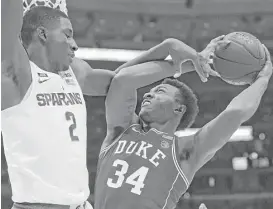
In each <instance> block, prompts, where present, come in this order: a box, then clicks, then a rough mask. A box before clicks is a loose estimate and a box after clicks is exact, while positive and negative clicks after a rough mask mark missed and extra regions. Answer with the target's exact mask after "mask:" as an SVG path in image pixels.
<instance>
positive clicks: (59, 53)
mask: <svg viewBox="0 0 273 209" xmlns="http://www.w3.org/2000/svg"><path fill="white" fill-rule="evenodd" d="M46 46H47V50H48V56H49V57H50V60H51V62H54V63H56V64H57V65H58V67H59V68H60V69H59V70H67V69H68V67H69V65H70V64H71V62H72V60H73V57H74V56H75V51H76V50H77V49H78V46H77V44H76V42H75V40H74V38H73V29H72V24H71V22H70V20H69V19H67V18H61V19H60V24H59V25H58V27H56V29H53V30H50V31H49V34H48V41H47V45H46Z"/></svg>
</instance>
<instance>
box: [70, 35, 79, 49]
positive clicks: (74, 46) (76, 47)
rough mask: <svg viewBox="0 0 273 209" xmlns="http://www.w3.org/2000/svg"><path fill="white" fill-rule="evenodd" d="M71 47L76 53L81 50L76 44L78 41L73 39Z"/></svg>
mask: <svg viewBox="0 0 273 209" xmlns="http://www.w3.org/2000/svg"><path fill="white" fill-rule="evenodd" d="M70 47H71V49H72V50H73V51H74V52H75V51H77V50H78V49H79V47H78V45H77V44H76V41H75V40H74V39H73V38H72V39H71V43H70Z"/></svg>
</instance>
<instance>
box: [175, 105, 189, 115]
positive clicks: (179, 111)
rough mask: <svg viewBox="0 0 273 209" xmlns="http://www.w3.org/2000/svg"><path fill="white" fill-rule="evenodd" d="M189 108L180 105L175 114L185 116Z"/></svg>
mask: <svg viewBox="0 0 273 209" xmlns="http://www.w3.org/2000/svg"><path fill="white" fill-rule="evenodd" d="M186 110H187V107H186V106H185V105H181V104H179V105H178V106H177V107H176V108H175V109H174V113H175V114H179V115H184V113H185V112H186Z"/></svg>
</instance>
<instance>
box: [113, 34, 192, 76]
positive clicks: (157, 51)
mask: <svg viewBox="0 0 273 209" xmlns="http://www.w3.org/2000/svg"><path fill="white" fill-rule="evenodd" d="M196 53H197V52H196V51H195V49H193V48H192V47H190V46H188V45H187V44H185V43H183V42H182V41H179V40H177V39H173V38H170V39H166V40H165V41H163V42H162V43H160V44H158V45H156V46H154V47H153V48H151V49H149V50H147V51H145V52H143V53H142V54H141V55H140V56H138V57H137V58H135V59H133V60H131V61H129V62H126V63H125V64H123V65H121V66H120V67H119V68H118V69H116V70H115V73H118V72H119V71H120V70H121V69H123V68H127V67H130V66H133V65H137V64H141V63H144V62H149V61H156V60H161V61H162V60H165V59H166V58H167V57H168V56H169V55H171V56H172V57H173V56H177V55H179V57H180V58H182V59H183V57H185V59H186V58H189V57H192V56H195V55H196ZM183 65H184V64H183ZM184 66H185V67H186V68H187V70H188V72H189V71H194V66H193V65H191V64H190V63H185V65H184Z"/></svg>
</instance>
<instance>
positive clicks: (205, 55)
mask: <svg viewBox="0 0 273 209" xmlns="http://www.w3.org/2000/svg"><path fill="white" fill-rule="evenodd" d="M224 37H225V35H222V36H219V37H216V38H214V39H212V40H211V41H210V43H209V44H208V45H207V46H206V48H205V49H204V50H203V51H201V52H199V53H198V56H197V60H196V63H194V64H195V65H196V66H195V68H196V69H201V71H202V72H198V71H197V73H198V75H199V76H200V77H201V76H202V77H201V80H202V81H203V82H206V81H207V78H208V77H209V76H217V77H221V76H220V75H219V73H217V72H216V71H214V70H212V68H211V67H210V65H209V63H210V59H211V57H212V56H214V52H215V50H217V49H220V48H223V47H227V46H228V45H229V44H230V41H228V40H224Z"/></svg>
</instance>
